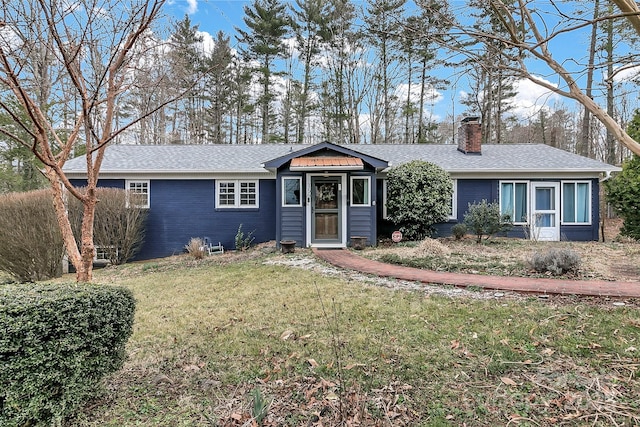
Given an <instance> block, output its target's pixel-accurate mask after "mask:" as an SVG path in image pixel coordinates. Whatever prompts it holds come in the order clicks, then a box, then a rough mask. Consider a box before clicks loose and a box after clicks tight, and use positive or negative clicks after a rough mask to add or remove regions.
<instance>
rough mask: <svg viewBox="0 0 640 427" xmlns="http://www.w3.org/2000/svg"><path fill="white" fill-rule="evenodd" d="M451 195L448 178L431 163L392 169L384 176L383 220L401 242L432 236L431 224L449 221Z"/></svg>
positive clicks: (422, 162)
mask: <svg viewBox="0 0 640 427" xmlns="http://www.w3.org/2000/svg"><path fill="white" fill-rule="evenodd" d="M452 194H453V181H452V180H451V177H450V176H449V174H448V173H447V172H446V171H445V170H444V169H442V168H441V167H440V166H438V165H436V164H434V163H430V162H425V161H422V160H413V161H411V162H408V163H404V164H401V165H398V166H394V167H392V168H391V169H390V170H389V173H388V175H387V217H388V218H389V220H390V221H391V222H393V223H394V224H396V225H398V226H399V229H400V231H402V234H404V236H405V238H407V239H409V240H422V239H424V238H425V237H427V236H431V235H432V234H433V233H434V231H435V228H434V225H435V224H438V223H441V222H446V221H448V220H449V215H450V214H451V196H452Z"/></svg>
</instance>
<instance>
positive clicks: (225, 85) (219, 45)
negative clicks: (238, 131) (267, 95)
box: [204, 31, 233, 144]
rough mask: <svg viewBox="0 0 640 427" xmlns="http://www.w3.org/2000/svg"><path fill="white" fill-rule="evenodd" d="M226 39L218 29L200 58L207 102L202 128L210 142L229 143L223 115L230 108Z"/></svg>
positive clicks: (229, 61) (229, 59)
mask: <svg viewBox="0 0 640 427" xmlns="http://www.w3.org/2000/svg"><path fill="white" fill-rule="evenodd" d="M229 42H230V38H229V37H228V36H227V35H225V34H224V33H223V32H222V31H219V32H218V33H217V35H216V39H215V42H214V46H213V50H212V51H211V53H210V54H208V55H207V56H205V58H204V68H205V70H206V77H205V83H206V84H205V93H206V98H207V101H208V108H207V110H206V118H205V120H206V122H205V130H206V131H207V133H208V140H209V141H210V142H213V143H214V144H222V143H225V142H229V138H230V135H229V134H230V133H231V126H230V124H229V121H228V120H227V117H228V116H229V114H230V113H231V111H232V108H233V106H232V100H233V96H232V93H233V86H232V80H233V69H232V60H233V53H232V51H231V45H230V43H229Z"/></svg>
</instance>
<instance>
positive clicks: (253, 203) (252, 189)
mask: <svg viewBox="0 0 640 427" xmlns="http://www.w3.org/2000/svg"><path fill="white" fill-rule="evenodd" d="M258 200H259V198H258V181H257V180H248V181H247V180H220V181H216V207H218V208H257V207H258Z"/></svg>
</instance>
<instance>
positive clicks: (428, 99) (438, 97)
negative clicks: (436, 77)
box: [395, 83, 444, 105]
mask: <svg viewBox="0 0 640 427" xmlns="http://www.w3.org/2000/svg"><path fill="white" fill-rule="evenodd" d="M408 92H409V84H408V83H402V84H400V85H398V86H397V87H396V91H395V95H396V96H397V97H398V99H399V100H400V102H401V103H402V104H403V105H404V104H405V103H406V101H407V94H408ZM424 98H425V105H433V104H437V103H438V102H440V101H442V100H443V99H444V96H443V95H442V93H441V92H439V91H438V90H437V89H435V88H434V87H433V86H430V85H429V86H427V88H426V89H425V95H424ZM410 99H411V102H412V103H414V104H415V103H418V102H419V101H420V85H418V84H414V85H411V94H410Z"/></svg>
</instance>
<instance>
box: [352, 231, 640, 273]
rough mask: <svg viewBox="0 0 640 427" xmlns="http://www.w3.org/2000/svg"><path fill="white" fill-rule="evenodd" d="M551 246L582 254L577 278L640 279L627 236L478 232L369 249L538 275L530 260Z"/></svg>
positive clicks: (433, 263) (440, 264)
mask: <svg viewBox="0 0 640 427" xmlns="http://www.w3.org/2000/svg"><path fill="white" fill-rule="evenodd" d="M551 248H560V249H569V250H571V251H575V252H576V253H578V254H579V255H580V259H581V264H580V269H579V272H578V275H577V277H573V278H576V279H601V280H611V281H622V282H625V281H638V280H639V279H640V243H638V242H630V241H624V240H622V241H620V240H617V241H612V242H608V243H601V242H531V241H528V240H524V239H507V238H493V239H490V240H489V241H486V242H483V243H481V244H477V243H475V240H474V239H473V238H465V239H462V240H454V239H451V238H442V239H425V240H424V241H422V242H419V243H418V244H400V245H392V246H386V247H382V248H373V249H370V250H367V251H365V252H364V253H363V254H365V255H366V256H368V257H371V258H374V259H379V260H383V261H384V260H389V259H391V257H393V258H396V259H402V260H404V261H406V262H408V263H411V265H414V266H420V265H422V266H423V267H424V268H430V269H435V270H446V271H461V272H478V271H480V272H485V273H489V274H498V275H518V276H535V275H537V274H536V273H535V272H533V271H532V270H531V268H530V267H529V260H530V259H531V258H532V256H533V254H534V253H536V252H538V253H544V252H545V251H547V250H549V249H551ZM425 260H428V262H426V261H425ZM421 263H422V264H421ZM483 270H484V271H483Z"/></svg>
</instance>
